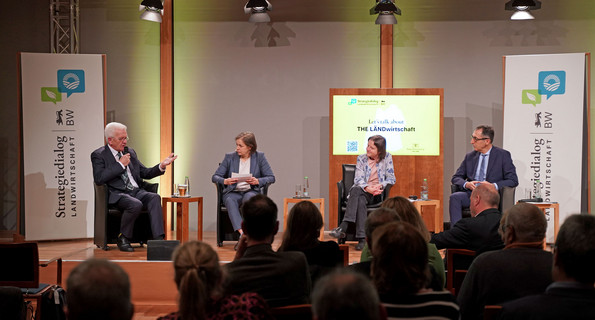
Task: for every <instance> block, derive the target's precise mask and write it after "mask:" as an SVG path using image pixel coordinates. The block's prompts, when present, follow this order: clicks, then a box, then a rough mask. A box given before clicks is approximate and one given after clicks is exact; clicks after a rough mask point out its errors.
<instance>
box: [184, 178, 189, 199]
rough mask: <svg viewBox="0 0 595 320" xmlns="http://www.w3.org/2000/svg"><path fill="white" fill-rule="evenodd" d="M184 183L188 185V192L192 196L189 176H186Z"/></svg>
mask: <svg viewBox="0 0 595 320" xmlns="http://www.w3.org/2000/svg"><path fill="white" fill-rule="evenodd" d="M184 184H185V185H186V194H187V195H188V196H190V178H188V176H186V178H184Z"/></svg>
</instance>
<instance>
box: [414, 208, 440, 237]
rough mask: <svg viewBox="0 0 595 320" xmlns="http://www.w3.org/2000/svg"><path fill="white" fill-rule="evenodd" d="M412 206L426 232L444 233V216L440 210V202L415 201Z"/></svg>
mask: <svg viewBox="0 0 595 320" xmlns="http://www.w3.org/2000/svg"><path fill="white" fill-rule="evenodd" d="M413 206H414V207H415V208H416V209H417V211H418V212H419V214H420V215H421V218H422V219H423V220H424V223H425V224H426V227H427V228H428V231H433V232H434V233H438V232H442V231H444V215H443V214H442V211H441V210H440V200H415V201H413Z"/></svg>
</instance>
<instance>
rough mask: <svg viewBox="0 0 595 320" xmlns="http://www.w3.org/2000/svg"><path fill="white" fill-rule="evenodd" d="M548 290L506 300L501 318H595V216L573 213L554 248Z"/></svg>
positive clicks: (564, 225)
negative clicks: (509, 300)
mask: <svg viewBox="0 0 595 320" xmlns="http://www.w3.org/2000/svg"><path fill="white" fill-rule="evenodd" d="M553 254H554V259H553V265H552V278H553V280H554V283H552V284H550V285H549V286H548V287H547V289H546V290H545V293H542V294H539V295H533V296H528V297H524V298H521V299H518V300H514V301H511V302H508V303H505V304H504V305H503V306H502V317H501V319H545V320H548V319H595V287H594V285H595V272H594V271H593V270H594V269H595V216H592V215H590V214H583V215H579V214H576V215H571V216H569V217H568V218H567V219H566V221H564V223H563V224H562V227H560V231H559V232H558V238H557V239H556V244H555V246H554V250H553Z"/></svg>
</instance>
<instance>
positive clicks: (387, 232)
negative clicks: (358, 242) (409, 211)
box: [371, 221, 430, 295]
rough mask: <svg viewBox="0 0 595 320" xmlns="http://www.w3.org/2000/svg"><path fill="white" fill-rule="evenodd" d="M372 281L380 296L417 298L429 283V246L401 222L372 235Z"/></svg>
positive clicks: (384, 226)
mask: <svg viewBox="0 0 595 320" xmlns="http://www.w3.org/2000/svg"><path fill="white" fill-rule="evenodd" d="M372 243H373V245H372V254H373V255H374V259H373V260H372V272H371V274H372V280H373V281H374V284H375V285H376V288H377V289H378V292H379V293H381V294H383V293H394V294H407V295H408V294H415V293H417V292H419V290H421V289H423V288H425V287H426V284H427V283H428V281H429V272H430V271H429V267H428V244H427V243H426V241H425V240H424V238H423V237H422V235H421V233H420V232H419V231H418V230H417V229H416V228H415V227H414V226H413V225H411V224H409V223H407V222H402V221H397V222H391V223H388V224H385V225H383V226H380V227H378V228H377V229H376V230H375V231H374V233H372Z"/></svg>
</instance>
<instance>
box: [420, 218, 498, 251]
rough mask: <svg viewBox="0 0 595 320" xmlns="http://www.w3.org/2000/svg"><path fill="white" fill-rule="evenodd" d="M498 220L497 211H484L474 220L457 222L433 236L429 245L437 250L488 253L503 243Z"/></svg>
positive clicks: (468, 219)
mask: <svg viewBox="0 0 595 320" xmlns="http://www.w3.org/2000/svg"><path fill="white" fill-rule="evenodd" d="M500 218H502V215H501V214H500V211H498V209H487V210H484V211H482V212H480V213H479V214H478V215H477V216H476V217H474V218H466V219H461V220H459V221H458V222H457V223H456V224H455V225H454V226H453V227H452V228H451V229H450V230H446V231H444V232H440V233H435V234H433V235H432V239H430V243H433V244H435V245H436V248H438V249H444V248H457V249H469V250H474V251H488V250H490V249H491V250H493V249H495V248H502V247H503V246H504V243H503V242H502V238H501V237H500V235H499V234H498V228H499V227H500Z"/></svg>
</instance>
